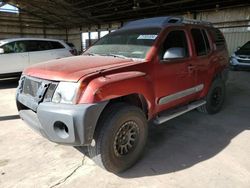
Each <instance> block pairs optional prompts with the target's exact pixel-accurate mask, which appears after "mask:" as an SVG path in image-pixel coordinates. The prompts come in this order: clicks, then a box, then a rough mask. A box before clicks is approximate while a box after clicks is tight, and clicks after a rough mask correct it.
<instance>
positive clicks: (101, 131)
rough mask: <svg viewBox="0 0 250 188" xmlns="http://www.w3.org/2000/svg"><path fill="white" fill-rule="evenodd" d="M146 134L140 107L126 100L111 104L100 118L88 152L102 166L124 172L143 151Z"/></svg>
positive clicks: (115, 171)
mask: <svg viewBox="0 0 250 188" xmlns="http://www.w3.org/2000/svg"><path fill="white" fill-rule="evenodd" d="M147 133H148V132H147V120H146V117H145V115H144V113H143V112H142V111H141V110H140V109H139V108H137V107H135V106H130V105H127V104H125V103H119V104H114V105H111V106H109V107H108V109H106V111H105V112H104V114H103V115H102V117H101V119H100V121H99V125H98V127H97V130H96V132H95V135H94V141H93V142H92V144H91V146H88V155H89V157H90V158H92V159H93V160H94V161H95V162H96V163H97V164H98V165H99V166H101V167H102V168H104V169H106V170H108V171H110V172H113V173H119V172H122V171H124V170H126V169H127V168H129V167H131V166H132V165H133V164H134V163H135V162H136V161H137V160H138V158H139V157H140V155H141V154H142V151H143V149H144V146H145V144H146V139H147Z"/></svg>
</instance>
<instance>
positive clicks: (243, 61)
mask: <svg viewBox="0 0 250 188" xmlns="http://www.w3.org/2000/svg"><path fill="white" fill-rule="evenodd" d="M238 61H239V62H240V63H250V59H238Z"/></svg>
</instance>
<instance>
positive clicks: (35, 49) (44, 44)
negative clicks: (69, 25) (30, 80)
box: [0, 38, 73, 78]
mask: <svg viewBox="0 0 250 188" xmlns="http://www.w3.org/2000/svg"><path fill="white" fill-rule="evenodd" d="M72 55H73V52H72V48H71V47H70V46H69V45H67V44H66V43H65V42H63V41H61V40H54V39H41V38H18V39H5V40H0V78H6V77H12V76H17V75H20V74H21V73H22V71H23V70H24V69H25V68H26V67H28V66H30V65H32V64H36V63H40V62H43V61H48V60H51V59H59V58H63V57H69V56H72Z"/></svg>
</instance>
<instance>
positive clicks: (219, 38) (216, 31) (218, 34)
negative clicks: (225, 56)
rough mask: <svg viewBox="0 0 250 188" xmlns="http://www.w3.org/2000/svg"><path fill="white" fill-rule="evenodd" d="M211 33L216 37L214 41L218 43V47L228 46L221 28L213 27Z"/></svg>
mask: <svg viewBox="0 0 250 188" xmlns="http://www.w3.org/2000/svg"><path fill="white" fill-rule="evenodd" d="M211 34H212V36H213V38H214V43H215V45H216V48H217V49H222V48H225V46H226V41H225V39H224V37H223V35H222V33H221V32H220V30H219V29H216V28H213V29H211Z"/></svg>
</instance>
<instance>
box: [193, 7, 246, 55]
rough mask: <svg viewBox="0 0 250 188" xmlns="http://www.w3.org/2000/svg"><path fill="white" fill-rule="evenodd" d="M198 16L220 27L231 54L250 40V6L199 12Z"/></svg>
mask: <svg viewBox="0 0 250 188" xmlns="http://www.w3.org/2000/svg"><path fill="white" fill-rule="evenodd" d="M197 18H198V19H200V20H206V21H210V22H212V23H214V26H215V27H218V28H220V30H221V31H222V32H223V34H224V36H225V39H226V41H227V45H228V50H229V53H230V54H231V53H233V52H234V51H235V49H236V48H237V47H239V46H242V45H243V44H244V43H246V42H247V41H249V40H250V7H235V8H231V9H225V10H217V11H216V10H214V11H207V12H202V13H199V14H197Z"/></svg>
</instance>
